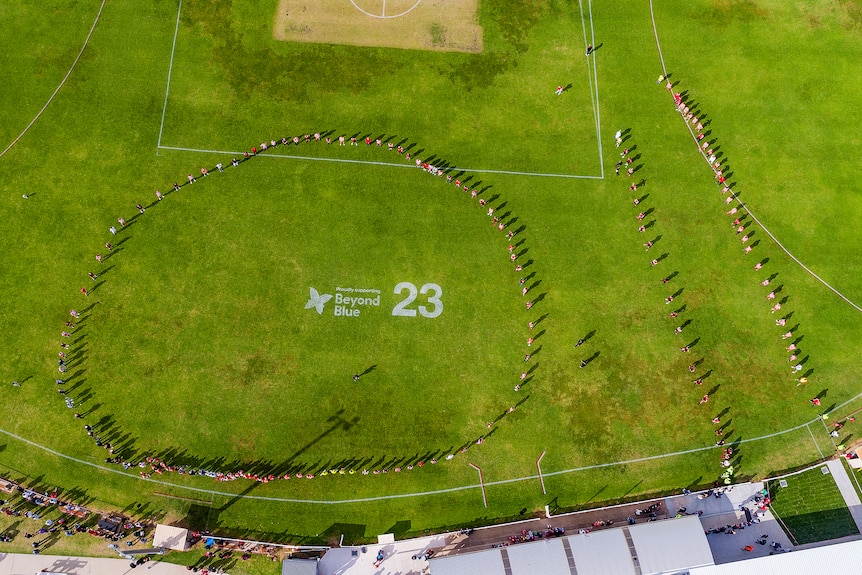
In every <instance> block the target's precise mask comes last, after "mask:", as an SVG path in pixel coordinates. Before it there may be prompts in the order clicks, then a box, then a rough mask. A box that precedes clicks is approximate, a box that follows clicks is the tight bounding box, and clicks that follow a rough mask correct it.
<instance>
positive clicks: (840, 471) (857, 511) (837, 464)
mask: <svg viewBox="0 0 862 575" xmlns="http://www.w3.org/2000/svg"><path fill="white" fill-rule="evenodd" d="M826 466H827V467H828V468H829V472H830V473H831V474H832V478H833V479H834V480H835V485H837V486H838V491H840V492H841V497H843V498H844V503H846V504H847V509H849V510H850V515H852V516H853V521H855V522H856V527H858V528H859V532H860V533H862V501H859V494H858V493H856V489H854V488H853V483H851V481H852V480H851V479H850V476H849V475H847V470H846V469H845V468H844V463H843V462H842V461H841V460H840V459H830V460H829V461H827V462H826Z"/></svg>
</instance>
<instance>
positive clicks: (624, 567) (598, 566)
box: [566, 529, 637, 575]
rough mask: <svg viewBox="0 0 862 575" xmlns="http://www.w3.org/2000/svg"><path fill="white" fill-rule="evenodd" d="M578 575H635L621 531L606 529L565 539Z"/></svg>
mask: <svg viewBox="0 0 862 575" xmlns="http://www.w3.org/2000/svg"><path fill="white" fill-rule="evenodd" d="M566 539H567V540H568V543H569V546H570V547H571V549H572V556H573V557H574V558H575V566H576V567H577V568H578V575H635V574H636V573H637V572H636V571H635V566H634V563H633V562H632V555H631V552H630V551H629V544H628V542H627V541H626V538H625V535H624V533H623V530H622V529H606V530H604V531H596V532H594V533H588V534H586V535H574V536H572V537H567V538H566Z"/></svg>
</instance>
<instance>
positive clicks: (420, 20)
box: [273, 0, 482, 53]
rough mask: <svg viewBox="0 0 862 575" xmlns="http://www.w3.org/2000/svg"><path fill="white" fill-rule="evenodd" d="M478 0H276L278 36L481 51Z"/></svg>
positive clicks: (459, 50) (325, 41)
mask: <svg viewBox="0 0 862 575" xmlns="http://www.w3.org/2000/svg"><path fill="white" fill-rule="evenodd" d="M478 7H479V0H461V1H459V2H445V1H443V0H389V1H384V0H350V1H349V2H345V1H343V0H280V2H279V4H278V12H277V13H276V17H275V26H274V28H273V35H274V36H275V37H276V38H277V39H279V40H289V41H293V42H317V43H322V44H348V45H351V46H381V47H387V48H409V49H412V50H438V51H443V52H470V53H477V52H481V51H482V27H481V26H480V25H479V23H478Z"/></svg>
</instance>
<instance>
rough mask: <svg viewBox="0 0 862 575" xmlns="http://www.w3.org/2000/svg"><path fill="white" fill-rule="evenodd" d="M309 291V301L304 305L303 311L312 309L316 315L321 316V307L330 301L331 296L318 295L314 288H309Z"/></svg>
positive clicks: (326, 294)
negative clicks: (315, 311)
mask: <svg viewBox="0 0 862 575" xmlns="http://www.w3.org/2000/svg"><path fill="white" fill-rule="evenodd" d="M309 290H310V294H309V299H308V302H306V304H305V309H311V308H314V309H316V310H317V313H318V315H323V306H324V305H326V302H328V301H329V300H331V299H332V296H331V295H330V294H328V293H325V294H323V295H320V294H319V293H317V290H316V289H314V288H309Z"/></svg>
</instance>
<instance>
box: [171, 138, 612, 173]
mask: <svg viewBox="0 0 862 575" xmlns="http://www.w3.org/2000/svg"><path fill="white" fill-rule="evenodd" d="M159 149H160V150H174V151H179V152H197V153H201V154H222V155H227V156H241V155H243V154H244V153H245V152H236V151H230V150H204V149H200V148H182V147H179V146H159ZM257 155H258V156H261V157H264V158H275V159H284V160H305V161H309V162H333V163H337V164H364V165H367V166H388V167H392V168H415V165H414V164H408V163H403V164H396V163H393V162H374V161H371V160H348V159H345V158H314V157H310V156H292V155H289V154H273V153H267V152H258V153H257ZM447 169H452V170H464V171H465V172H472V173H475V174H508V175H514V176H536V177H543V178H571V179H582V180H600V179H602V177H603V176H578V175H570V174H540V173H535V172H510V171H505V170H482V169H477V168H465V167H462V166H450V167H449V168H447Z"/></svg>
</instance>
